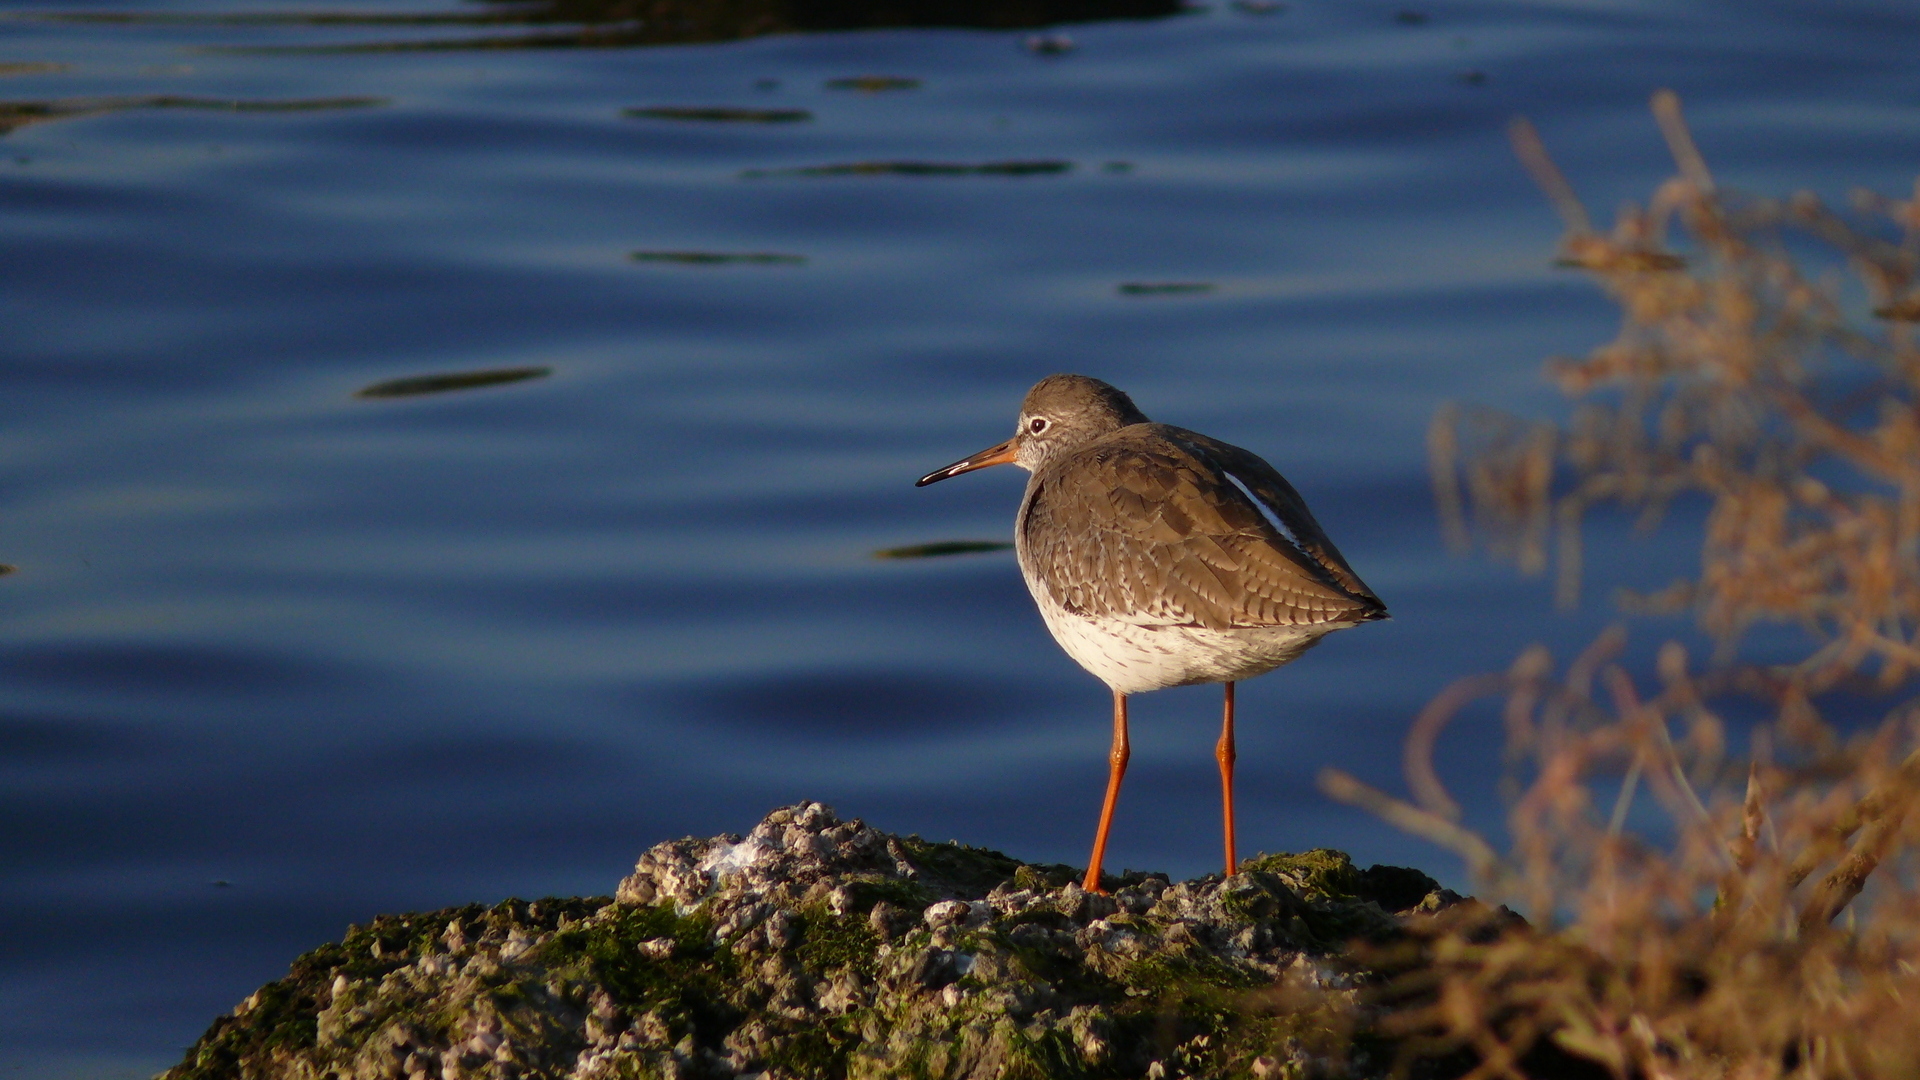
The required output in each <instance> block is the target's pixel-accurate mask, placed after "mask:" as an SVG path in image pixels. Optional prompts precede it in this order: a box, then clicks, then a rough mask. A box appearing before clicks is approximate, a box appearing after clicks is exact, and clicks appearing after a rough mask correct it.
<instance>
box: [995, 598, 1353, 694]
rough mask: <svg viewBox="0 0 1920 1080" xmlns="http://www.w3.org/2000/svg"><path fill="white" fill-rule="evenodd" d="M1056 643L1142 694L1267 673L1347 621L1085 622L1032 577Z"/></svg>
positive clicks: (1120, 689)
mask: <svg viewBox="0 0 1920 1080" xmlns="http://www.w3.org/2000/svg"><path fill="white" fill-rule="evenodd" d="M1027 589H1028V591H1029V592H1031V593H1032V594H1033V600H1034V603H1035V604H1037V605H1039V607H1040V617H1041V618H1042V619H1044V620H1046V624H1047V629H1048V630H1050V631H1052V632H1053V640H1055V641H1057V642H1059V643H1060V647H1061V648H1062V649H1065V650H1066V651H1067V655H1068V656H1071V657H1073V658H1074V660H1075V661H1076V662H1078V663H1079V665H1080V666H1081V667H1083V668H1086V669H1087V670H1088V671H1090V672H1092V673H1093V674H1094V677H1095V678H1097V679H1099V680H1100V681H1101V682H1104V683H1106V684H1107V685H1108V686H1109V687H1112V688H1113V690H1114V692H1116V693H1120V694H1140V693H1145V692H1146V691H1148V690H1163V689H1165V688H1167V687H1169V686H1187V685H1191V684H1193V683H1210V682H1238V681H1239V680H1241V679H1251V678H1253V677H1254V676H1256V675H1264V674H1266V673H1267V672H1269V671H1272V670H1273V669H1274V668H1277V667H1279V666H1280V665H1282V664H1285V663H1287V662H1288V661H1290V660H1292V659H1293V658H1294V657H1296V656H1299V655H1300V654H1301V653H1303V652H1306V651H1307V650H1308V649H1310V648H1312V647H1313V646H1314V645H1315V644H1316V643H1318V642H1319V640H1320V639H1321V638H1322V637H1324V636H1325V635H1327V634H1328V633H1330V632H1332V631H1334V630H1338V629H1341V628H1342V627H1344V626H1345V625H1346V624H1344V623H1336V624H1324V625H1320V626H1260V627H1247V628H1242V629H1234V630H1210V629H1207V628H1206V627H1200V626H1141V625H1138V624H1135V623H1129V622H1123V621H1120V620H1105V619H1089V618H1087V617H1085V616H1082V615H1075V614H1073V613H1071V612H1069V611H1067V610H1066V609H1065V608H1063V607H1061V606H1060V605H1059V604H1058V603H1055V602H1054V599H1053V595H1052V594H1051V593H1049V592H1048V591H1047V588H1046V586H1045V585H1043V584H1041V583H1039V582H1037V581H1034V580H1031V579H1029V580H1028V581H1027Z"/></svg>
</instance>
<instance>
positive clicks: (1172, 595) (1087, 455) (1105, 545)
mask: <svg viewBox="0 0 1920 1080" xmlns="http://www.w3.org/2000/svg"><path fill="white" fill-rule="evenodd" d="M989 465H1018V466H1020V467H1021V468H1023V469H1025V470H1027V472H1029V473H1031V474H1032V475H1031V476H1030V477H1028V479H1027V493H1026V497H1025V498H1023V499H1022V500H1021V501H1020V513H1019V516H1018V517H1016V518H1015V519H1014V533H1013V540H1014V551H1015V554H1016V556H1017V557H1018V559H1019V562H1020V574H1021V576H1022V577H1024V578H1026V581H1027V589H1028V591H1030V592H1032V593H1033V599H1034V602H1035V603H1037V604H1039V606H1040V617H1041V618H1042V619H1044V620H1045V621H1046V624H1047V629H1048V630H1051V631H1052V632H1053V639H1054V640H1055V641H1057V642H1059V643H1060V647H1061V648H1062V649H1065V650H1066V651H1067V655H1068V656H1071V657H1073V658H1074V660H1076V661H1078V662H1079V664H1080V666H1081V667H1083V668H1086V669H1087V670H1088V671H1090V672H1092V673H1093V674H1094V676H1095V677H1097V678H1099V679H1100V680H1101V681H1102V682H1104V683H1106V684H1107V686H1108V687H1109V688H1110V689H1111V690H1112V691H1113V748H1112V751H1111V753H1110V754H1109V755H1108V758H1107V764H1108V771H1107V797H1106V801H1105V802H1104V803H1103V804H1102V805H1101V807H1100V827H1099V830H1098V831H1097V832H1095V834H1094V839H1093V856H1092V858H1091V859H1089V860H1088V865H1087V878H1086V882H1085V888H1086V889H1087V890H1088V891H1089V892H1103V891H1105V890H1104V889H1102V888H1101V885H1100V864H1101V861H1102V859H1103V858H1104V857H1105V855H1106V850H1107V832H1108V830H1109V828H1110V827H1111V826H1112V824H1113V808H1114V804H1115V803H1116V802H1118V801H1119V798H1120V781H1121V780H1122V779H1123V778H1124V777H1125V776H1126V772H1127V758H1128V744H1127V695H1129V694H1139V693H1144V692H1146V691H1148V690H1161V689H1164V688H1166V687H1169V686H1188V685H1191V684H1194V683H1216V682H1217V683H1225V684H1226V708H1225V717H1224V719H1223V721H1222V723H1221V729H1220V741H1219V742H1218V743H1217V744H1216V745H1215V747H1214V757H1215V759H1216V760H1217V761H1218V762H1219V763H1220V799H1221V816H1222V819H1223V820H1224V823H1225V829H1226V853H1227V863H1226V865H1227V873H1228V874H1232V873H1234V872H1235V870H1237V869H1238V866H1239V864H1238V860H1237V859H1236V857H1235V854H1234V837H1233V763H1234V747H1233V687H1234V683H1236V682H1239V681H1240V680H1242V679H1251V678H1253V677H1254V676H1256V675H1264V674H1266V673H1267V672H1269V671H1272V670H1273V669H1274V668H1277V667H1279V666H1280V665H1282V664H1285V663H1288V662H1289V661H1291V660H1293V659H1294V658H1295V657H1298V656H1299V655H1300V654H1301V653H1303V652H1306V651H1307V650H1308V649H1310V648H1312V647H1313V646H1314V645H1315V644H1317V643H1318V642H1319V640H1320V639H1321V638H1322V637H1324V636H1326V635H1327V634H1328V633H1329V632H1331V631H1334V630H1339V629H1342V628H1344V627H1348V626H1352V625H1354V624H1355V623H1362V622H1368V621H1370V620H1373V619H1384V618H1386V617H1387V608H1386V605H1385V604H1383V603H1381V602H1380V598H1379V597H1377V596H1375V595H1374V594H1373V591H1372V590H1371V589H1369V588H1367V586H1366V583H1365V582H1363V581H1361V580H1360V578H1359V576H1358V575H1356V574H1355V573H1354V572H1353V570H1352V568H1350V567H1349V566H1347V561H1346V560H1345V559H1343V558H1341V556H1340V552H1339V551H1338V549H1336V548H1335V547H1334V546H1333V541H1331V540H1329V539H1327V534H1326V533H1325V532H1324V531H1323V530H1322V529H1321V528H1320V524H1319V523H1318V522H1316V521H1314V520H1313V514H1312V512H1310V511H1309V510H1308V509H1307V504H1306V502H1305V501H1304V500H1303V499H1301V498H1300V494H1299V493H1298V492H1296V491H1294V490H1293V485H1291V484H1289V483H1287V481H1286V478H1285V477H1282V476H1281V475H1280V474H1279V472H1277V471H1275V469H1274V468H1273V466H1271V465H1269V464H1267V463H1266V462H1264V461H1262V460H1260V459H1259V458H1258V457H1255V456H1254V455H1253V454H1250V453H1248V452H1247V451H1245V450H1242V449H1240V448H1239V447H1236V446H1229V445H1227V444H1226V443H1223V442H1220V441H1219V440H1217V439H1210V438H1208V437H1206V436H1205V435H1201V434H1199V433H1198V432H1193V431H1187V430H1185V429H1183V428H1177V427H1170V426H1168V425H1166V424H1156V423H1153V422H1152V421H1150V420H1148V419H1147V418H1146V416H1145V415H1143V414H1142V413H1141V412H1140V410H1139V409H1137V408H1135V407H1134V404H1133V400H1132V399H1131V398H1129V397H1127V395H1125V394H1123V393H1121V392H1120V391H1119V390H1116V389H1114V388H1113V387H1111V386H1109V385H1107V384H1106V383H1103V382H1101V381H1100V380H1098V379H1090V378H1087V377H1086V376H1084V375H1053V376H1050V377H1048V378H1045V379H1042V380H1040V382H1039V383H1038V384H1036V385H1035V386H1034V388H1033V389H1032V390H1030V391H1028V392H1027V399H1026V401H1024V402H1022V403H1021V406H1020V419H1019V422H1018V423H1017V424H1016V425H1015V427H1014V433H1013V438H1011V439H1008V440H1007V441H1006V442H1003V443H1000V444H999V445H997V446H990V447H988V448H987V449H985V450H982V451H980V452H979V453H977V454H974V455H973V456H971V457H967V458H962V459H961V460H959V461H956V462H954V463H953V464H951V465H949V466H947V467H946V468H944V469H939V470H936V471H934V472H931V473H928V474H927V475H926V476H923V477H921V478H920V480H919V483H918V484H916V485H915V486H916V487H924V486H926V485H927V484H931V483H933V482H935V481H937V480H945V479H947V478H948V477H951V476H959V475H960V474H961V473H964V472H972V471H973V470H975V469H984V468H986V467H987V466H989Z"/></svg>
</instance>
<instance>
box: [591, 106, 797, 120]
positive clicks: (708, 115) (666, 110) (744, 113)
mask: <svg viewBox="0 0 1920 1080" xmlns="http://www.w3.org/2000/svg"><path fill="white" fill-rule="evenodd" d="M620 115H621V116H626V117H634V118H638V119H645V120H693V121H697V122H700V123H709V124H797V123H800V122H802V121H806V120H811V119H813V114H812V113H810V112H808V111H807V110H805V109H730V108H681V107H678V106H661V107H659V108H647V109H621V110H620Z"/></svg>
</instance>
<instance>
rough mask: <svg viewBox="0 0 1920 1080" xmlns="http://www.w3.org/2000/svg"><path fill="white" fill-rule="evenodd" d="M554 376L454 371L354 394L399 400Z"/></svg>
mask: <svg viewBox="0 0 1920 1080" xmlns="http://www.w3.org/2000/svg"><path fill="white" fill-rule="evenodd" d="M551 374H553V369H552V368H550V367H517V368H489V369H487V370H485V371H454V372H448V373H447V374H444V375H412V376H409V377H407V378H404V379H388V380H387V381H386V382H377V383H374V384H373V385H372V386H368V387H365V388H363V389H361V390H358V391H355V392H354V395H353V396H354V397H357V398H396V397H418V396H419V395H421V394H444V393H446V392H448V391H450V390H472V389H474V388H475V387H480V386H498V385H500V384H501V383H514V382H524V381H526V380H528V379H542V378H545V377H546V376H548V375H551Z"/></svg>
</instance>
